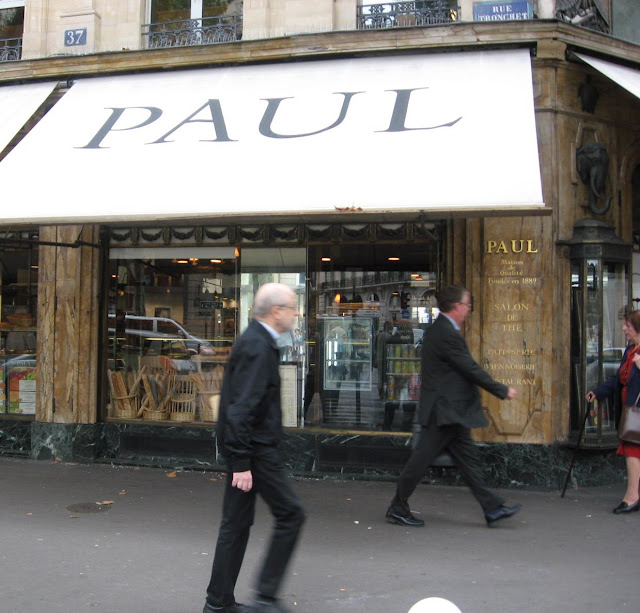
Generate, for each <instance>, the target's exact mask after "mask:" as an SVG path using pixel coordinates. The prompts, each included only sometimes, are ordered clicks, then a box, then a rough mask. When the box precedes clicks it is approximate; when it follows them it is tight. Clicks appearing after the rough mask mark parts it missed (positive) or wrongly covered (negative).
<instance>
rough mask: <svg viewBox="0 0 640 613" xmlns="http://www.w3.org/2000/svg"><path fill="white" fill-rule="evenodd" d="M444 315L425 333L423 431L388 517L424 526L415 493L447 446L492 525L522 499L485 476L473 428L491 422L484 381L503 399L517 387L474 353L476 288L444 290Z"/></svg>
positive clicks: (420, 416) (441, 297)
mask: <svg viewBox="0 0 640 613" xmlns="http://www.w3.org/2000/svg"><path fill="white" fill-rule="evenodd" d="M438 308H439V309H440V315H439V316H438V318H437V319H436V321H435V323H434V324H433V325H432V326H431V327H430V328H429V329H428V330H427V331H426V333H425V335H424V337H423V338H422V384H421V388H420V404H419V407H418V423H419V425H420V428H421V430H420V432H419V433H418V434H417V442H416V444H415V447H414V448H413V451H412V453H411V457H410V458H409V461H408V462H407V465H406V466H405V467H404V469H403V471H402V473H401V474H400V478H399V479H398V485H397V488H396V495H395V496H394V498H393V500H392V501H391V504H390V505H389V508H388V510H387V515H386V519H387V521H389V522H391V523H394V524H400V525H402V526H412V527H419V526H424V520H422V519H418V518H417V517H415V516H414V515H413V514H412V513H411V511H410V509H409V496H411V494H412V493H413V491H414V490H415V489H416V487H417V485H418V483H420V481H421V480H422V478H423V477H424V475H425V474H426V472H427V470H428V469H429V466H430V465H431V463H432V462H433V460H434V459H435V458H436V457H437V456H438V455H439V454H440V453H441V452H442V451H444V450H445V449H446V450H447V451H448V452H449V453H450V454H451V455H452V456H453V459H454V461H455V463H456V466H457V467H458V469H459V470H460V472H461V473H462V477H463V479H464V480H465V482H466V483H467V485H468V486H469V487H470V488H471V492H472V493H473V495H474V496H475V498H476V500H477V501H478V502H479V503H480V506H481V507H482V510H483V511H484V516H485V520H486V522H487V525H488V526H489V527H493V526H494V525H495V524H496V522H497V521H499V520H501V519H505V518H506V517H510V516H511V515H514V514H515V513H517V512H518V511H519V510H520V505H515V506H513V507H508V506H505V504H504V500H503V499H502V498H501V497H500V496H498V495H497V494H495V493H494V492H492V491H491V490H490V489H489V488H488V487H487V486H486V482H485V477H484V474H483V470H482V464H481V462H480V458H479V456H478V450H477V448H476V446H475V444H474V443H473V440H472V439H471V428H481V427H483V426H487V425H489V422H488V421H487V418H486V417H485V416H484V413H483V412H482V403H481V398H480V392H479V391H478V386H480V387H481V388H483V389H485V390H487V391H488V392H490V393H491V394H493V395H494V396H497V397H498V398H501V399H505V398H508V399H511V398H514V397H515V395H516V390H515V389H514V388H512V387H507V386H506V385H503V384H502V383H499V382H498V381H495V380H494V379H492V378H491V375H489V373H488V372H487V371H485V370H484V369H483V368H482V367H481V366H480V365H479V364H478V363H477V362H476V361H475V360H474V359H473V358H472V357H471V354H470V353H469V349H468V348H467V344H466V343H465V342H464V339H463V338H462V335H461V334H460V326H461V325H462V323H463V322H464V320H465V319H466V318H467V316H468V315H469V313H471V311H472V309H473V305H472V303H471V294H470V293H469V292H468V291H467V290H466V289H464V288H462V287H456V286H450V287H445V288H443V290H442V291H441V292H440V294H439V295H438Z"/></svg>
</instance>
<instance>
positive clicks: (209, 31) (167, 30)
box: [142, 15, 242, 49]
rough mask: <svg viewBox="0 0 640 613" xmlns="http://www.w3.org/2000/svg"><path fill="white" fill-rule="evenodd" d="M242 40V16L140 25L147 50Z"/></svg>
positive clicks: (223, 16)
mask: <svg viewBox="0 0 640 613" xmlns="http://www.w3.org/2000/svg"><path fill="white" fill-rule="evenodd" d="M241 38H242V15H222V16H219V17H203V18H202V19H183V20H180V21H165V22H163V23H148V24H144V25H143V26H142V41H143V46H144V47H145V48H147V49H158V48H162V47H187V46H191V45H211V44H214V43H228V42H232V41H235V40H240V39H241Z"/></svg>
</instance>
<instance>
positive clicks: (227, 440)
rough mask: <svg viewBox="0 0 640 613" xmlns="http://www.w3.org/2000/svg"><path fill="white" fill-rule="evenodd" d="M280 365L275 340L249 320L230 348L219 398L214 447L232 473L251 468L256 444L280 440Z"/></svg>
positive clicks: (267, 443) (259, 325) (258, 324)
mask: <svg viewBox="0 0 640 613" xmlns="http://www.w3.org/2000/svg"><path fill="white" fill-rule="evenodd" d="M279 362H280V354H279V351H278V348H277V347H276V344H275V342H274V340H273V337H272V336H271V335H270V334H269V332H268V331H267V330H266V329H265V328H264V326H263V325H262V324H261V323H259V322H258V321H256V320H255V319H254V320H252V321H251V323H250V324H249V327H248V328H247V329H246V330H245V331H244V332H243V333H242V335H241V336H240V337H239V338H238V339H237V340H236V342H235V344H234V346H233V349H232V350H231V355H230V356H229V363H228V364H227V367H226V368H225V371H224V378H223V381H222V393H221V395H220V411H219V415H218V428H217V433H216V434H217V440H218V449H219V451H220V453H221V454H222V455H223V456H224V457H225V458H226V459H227V464H228V466H229V470H230V471H231V472H242V471H245V470H250V468H251V458H252V456H253V452H254V448H255V446H256V445H267V446H276V445H277V444H278V443H279V442H280V439H281V438H282V408H281V404H280V371H279Z"/></svg>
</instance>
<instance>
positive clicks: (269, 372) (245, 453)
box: [203, 283, 304, 613]
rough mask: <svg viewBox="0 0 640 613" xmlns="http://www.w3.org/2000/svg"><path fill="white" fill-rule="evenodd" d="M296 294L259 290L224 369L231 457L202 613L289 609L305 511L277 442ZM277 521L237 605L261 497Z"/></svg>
mask: <svg viewBox="0 0 640 613" xmlns="http://www.w3.org/2000/svg"><path fill="white" fill-rule="evenodd" d="M297 315H298V311H297V304H296V296H295V294H294V292H293V291H292V290H291V289H290V288H289V287H287V286H286V285H282V284H280V283H267V284H265V285H263V286H261V287H260V289H258V291H257V292H256V296H255V299H254V302H253V316H254V319H253V320H252V321H251V323H250V324H249V327H248V328H247V329H246V331H245V332H244V333H243V334H242V335H241V336H240V337H239V338H238V339H237V341H236V343H235V345H234V347H233V349H232V351H231V356H230V359H229V363H228V364H227V367H226V369H225V373H224V379H223V383H222V395H221V398H220V412H219V421H218V429H217V441H218V449H219V450H220V452H221V453H222V455H223V456H225V458H226V460H227V469H228V472H227V481H226V486H225V487H226V489H225V495H224V502H223V506H222V521H221V524H220V532H219V534H218V543H217V545H216V552H215V557H214V560H213V568H212V571H211V581H210V583H209V587H208V588H207V599H206V602H205V606H204V611H203V613H244V612H245V611H247V612H248V611H251V612H252V613H285V612H286V609H285V608H284V607H283V605H282V604H281V603H280V602H279V601H278V599H277V593H278V588H279V587H280V584H281V582H282V579H283V576H284V572H285V570H286V567H287V564H288V562H289V560H290V558H291V555H292V554H293V551H294V548H295V545H296V541H297V539H298V534H299V532H300V528H301V527H302V524H303V522H304V509H303V508H302V505H301V504H300V501H299V500H298V496H297V495H296V493H295V492H294V491H293V488H292V487H291V484H290V482H289V479H288V478H287V475H286V472H285V469H284V466H283V463H282V459H281V456H280V452H279V450H278V443H279V442H280V438H281V436H282V411H281V406H280V375H279V370H278V365H279V351H278V347H277V340H278V336H279V335H280V334H282V333H283V332H290V331H291V330H293V328H294V324H295V321H296V317H297ZM257 494H260V496H261V497H262V498H263V500H264V501H265V502H266V503H267V505H268V506H269V508H270V510H271V513H272V514H273V516H274V518H275V527H274V531H273V535H272V537H271V542H270V544H269V547H268V549H267V553H266V556H265V558H264V562H263V564H262V570H261V571H260V573H259V576H258V581H257V585H256V596H255V599H254V601H253V603H252V604H251V605H250V607H246V606H244V605H241V604H239V603H236V601H235V596H234V589H235V585H236V580H237V578H238V574H239V573H240V567H241V566H242V561H243V558H244V553H245V549H246V547H247V542H248V540H249V531H250V529H251V525H252V524H253V519H254V513H255V502H256V495H257Z"/></svg>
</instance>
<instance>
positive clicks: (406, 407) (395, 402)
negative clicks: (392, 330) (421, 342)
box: [382, 343, 421, 431]
mask: <svg viewBox="0 0 640 613" xmlns="http://www.w3.org/2000/svg"><path fill="white" fill-rule="evenodd" d="M384 364H385V373H384V422H383V426H382V428H383V430H391V429H392V428H393V425H394V424H393V422H394V418H395V415H396V411H398V410H400V411H402V415H401V419H400V420H399V422H400V423H399V424H398V425H399V426H400V428H401V429H402V430H404V431H407V430H410V429H411V424H412V423H413V417H414V415H415V411H416V406H417V403H418V400H419V399H420V383H421V379H420V347H419V346H418V347H416V346H414V345H413V344H412V343H402V344H400V343H398V344H392V343H389V344H387V345H386V346H385V359H384Z"/></svg>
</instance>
